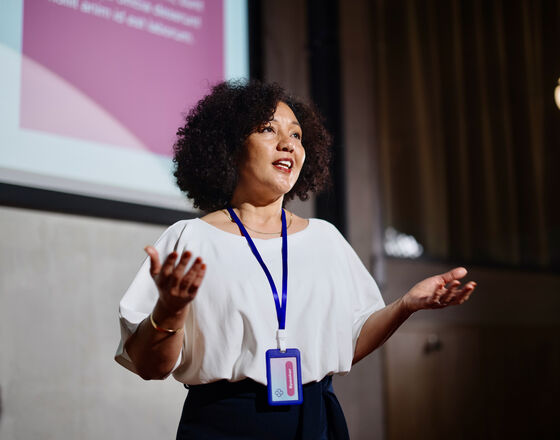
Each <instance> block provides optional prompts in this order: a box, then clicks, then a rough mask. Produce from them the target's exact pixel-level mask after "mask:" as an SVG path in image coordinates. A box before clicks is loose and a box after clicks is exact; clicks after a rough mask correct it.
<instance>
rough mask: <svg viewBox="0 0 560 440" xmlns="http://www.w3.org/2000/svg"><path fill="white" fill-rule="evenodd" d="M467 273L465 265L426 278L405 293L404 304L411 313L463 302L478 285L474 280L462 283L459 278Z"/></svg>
mask: <svg viewBox="0 0 560 440" xmlns="http://www.w3.org/2000/svg"><path fill="white" fill-rule="evenodd" d="M466 274H467V270H466V269H465V268H464V267H456V268H455V269H452V270H450V271H449V272H446V273H444V274H441V275H435V276H433V277H430V278H426V279H425V280H423V281H420V282H419V283H418V284H416V285H415V286H414V287H413V288H412V289H410V290H409V291H408V292H407V293H406V294H405V295H404V297H403V301H404V304H405V305H406V307H407V309H408V310H409V311H410V312H411V313H412V312H416V311H418V310H422V309H441V308H443V307H447V306H451V305H457V304H463V303H464V302H465V301H466V300H468V299H469V297H470V296H471V294H472V293H473V291H474V289H475V287H476V283H475V282H474V281H469V282H468V283H466V284H464V285H461V282H460V281H459V280H460V279H461V278H463V277H464V276H465V275H466Z"/></svg>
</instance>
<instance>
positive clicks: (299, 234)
mask: <svg viewBox="0 0 560 440" xmlns="http://www.w3.org/2000/svg"><path fill="white" fill-rule="evenodd" d="M195 220H197V221H198V223H202V224H203V225H205V226H206V227H207V228H210V229H211V230H213V231H218V232H219V233H221V234H223V235H225V236H229V237H233V238H234V239H243V241H245V237H244V236H243V235H237V234H232V233H231V232H227V231H224V230H223V229H220V228H217V227H216V226H214V225H211V224H210V223H208V222H206V221H204V220H202V219H201V218H200V217H197V218H195ZM313 221H314V219H313V218H310V219H309V223H308V224H307V226H306V227H305V228H304V229H302V230H300V231H297V232H293V233H291V234H288V238H289V239H292V238H296V237H300V236H302V235H305V234H306V233H307V231H308V230H309V229H311V224H312V223H313ZM251 238H252V239H253V241H259V242H268V241H270V242H275V241H276V240H280V239H281V238H282V237H281V236H278V237H274V238H256V237H253V236H251Z"/></svg>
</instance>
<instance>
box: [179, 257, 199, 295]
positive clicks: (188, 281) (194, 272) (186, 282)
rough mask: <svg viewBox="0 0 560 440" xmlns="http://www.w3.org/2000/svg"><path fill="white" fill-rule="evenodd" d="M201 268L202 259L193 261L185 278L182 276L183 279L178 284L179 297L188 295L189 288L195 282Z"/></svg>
mask: <svg viewBox="0 0 560 440" xmlns="http://www.w3.org/2000/svg"><path fill="white" fill-rule="evenodd" d="M201 266H202V259H201V258H200V257H199V258H197V259H196V260H194V263H193V265H192V266H191V268H190V269H189V271H188V272H187V273H186V274H185V276H183V279H182V280H181V282H180V284H179V291H180V294H181V295H188V293H189V292H188V291H189V288H190V286H191V285H192V284H193V282H194V281H195V280H196V278H197V276H198V272H199V271H200V267H201Z"/></svg>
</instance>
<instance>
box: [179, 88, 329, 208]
mask: <svg viewBox="0 0 560 440" xmlns="http://www.w3.org/2000/svg"><path fill="white" fill-rule="evenodd" d="M279 102H284V103H286V104H287V105H288V106H289V107H290V108H291V109H292V111H293V112H294V114H295V116H296V118H297V119H298V121H299V123H300V125H301V129H302V133H303V137H302V144H303V146H304V148H305V155H306V159H305V162H304V165H303V168H302V170H301V173H300V175H299V178H298V181H297V182H296V184H295V185H294V187H293V188H292V189H291V190H290V192H289V193H287V194H286V195H285V196H284V201H285V202H286V201H288V200H291V199H293V197H294V196H295V195H297V196H298V197H299V198H300V199H301V200H307V199H308V198H309V193H310V192H318V191H320V190H321V189H324V187H325V186H327V185H328V184H330V174H329V163H330V145H331V137H330V136H329V134H328V133H327V131H326V130H325V127H324V126H323V124H322V121H321V117H320V116H319V114H318V113H317V112H316V111H315V109H314V108H313V107H312V106H310V105H307V104H305V103H303V102H302V101H300V100H298V99H295V98H293V97H292V96H290V95H288V94H287V93H286V91H285V90H284V89H283V88H282V87H280V86H279V85H278V84H264V83H261V82H259V81H254V80H253V81H249V82H239V81H237V82H235V81H230V82H222V83H219V84H217V85H216V86H214V87H213V88H212V91H211V93H210V94H209V95H207V96H205V97H204V98H203V99H201V100H200V101H199V102H198V104H197V105H196V106H195V107H194V108H193V109H191V111H190V112H189V113H188V115H187V116H186V118H185V125H184V126H182V127H180V128H179V129H178V131H177V141H176V143H175V145H174V147H173V149H174V153H175V154H174V157H173V162H174V163H175V172H174V176H175V177H176V179H177V185H178V186H179V188H180V189H181V190H182V191H183V192H185V193H186V195H187V197H188V198H190V199H192V201H193V205H194V207H195V208H199V209H201V210H203V211H214V210H218V209H223V208H225V207H226V206H227V205H228V204H229V203H230V201H231V198H232V196H233V191H234V189H235V187H236V185H237V180H238V173H237V163H238V160H239V159H240V157H241V155H242V153H243V148H244V144H245V141H246V140H247V137H248V136H249V135H250V134H251V133H253V132H254V131H255V130H256V129H257V128H258V127H260V126H262V125H263V124H265V123H267V122H268V121H270V120H271V119H272V118H273V115H274V112H275V110H276V106H277V105H278V103H279Z"/></svg>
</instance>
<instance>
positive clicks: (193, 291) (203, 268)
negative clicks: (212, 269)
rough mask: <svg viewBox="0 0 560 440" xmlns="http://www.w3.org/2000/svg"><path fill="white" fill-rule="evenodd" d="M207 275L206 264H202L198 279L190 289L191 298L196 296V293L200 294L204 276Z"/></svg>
mask: <svg viewBox="0 0 560 440" xmlns="http://www.w3.org/2000/svg"><path fill="white" fill-rule="evenodd" d="M205 273H206V264H204V263H202V264H201V265H200V269H199V271H198V273H197V275H196V278H195V279H194V281H193V282H192V284H191V285H190V287H189V288H188V293H189V295H191V296H194V295H196V292H198V288H199V287H200V285H201V284H202V280H203V279H204V274H205Z"/></svg>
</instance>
